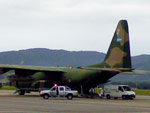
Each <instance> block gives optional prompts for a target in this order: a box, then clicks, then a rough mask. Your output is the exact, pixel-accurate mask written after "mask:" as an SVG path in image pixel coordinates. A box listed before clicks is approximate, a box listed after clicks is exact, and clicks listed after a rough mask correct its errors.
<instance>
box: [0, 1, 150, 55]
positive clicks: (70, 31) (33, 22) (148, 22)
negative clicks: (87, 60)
mask: <svg viewBox="0 0 150 113" xmlns="http://www.w3.org/2000/svg"><path fill="white" fill-rule="evenodd" d="M149 6H150V1H148V0H142V1H141V0H126V1H120V0H113V1H112V0H73V1H71V0H1V1H0V15H1V18H0V31H1V33H0V37H1V45H0V51H7V50H19V49H26V48H35V47H43V48H50V49H67V50H95V51H102V52H106V51H107V48H108V46H109V43H110V41H111V38H112V35H113V33H114V30H115V28H116V25H117V22H118V21H119V20H120V19H127V20H128V21H129V27H130V37H131V47H132V48H131V49H132V53H133V55H136V54H142V53H148V54H150V53H149V49H150V48H149V46H148V45H149V44H148V42H149V41H150V40H149V38H148V36H149V26H150V14H149V10H150V7H149ZM141 37H142V38H141ZM141 39H142V44H141ZM91 45H94V46H91ZM141 46H142V48H143V49H142V50H140V49H137V48H141Z"/></svg>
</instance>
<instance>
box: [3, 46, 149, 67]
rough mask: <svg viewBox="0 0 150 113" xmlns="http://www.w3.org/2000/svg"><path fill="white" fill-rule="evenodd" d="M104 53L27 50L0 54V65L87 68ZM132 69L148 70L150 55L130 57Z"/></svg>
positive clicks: (101, 59)
mask: <svg viewBox="0 0 150 113" xmlns="http://www.w3.org/2000/svg"><path fill="white" fill-rule="evenodd" d="M104 57H105V54H104V53H100V52H96V51H66V50H50V49H44V48H35V49H27V50H20V51H8V52H0V63H1V64H20V62H21V61H24V64H25V65H34V66H38V65H39V66H67V65H68V64H70V65H72V66H73V67H78V66H87V65H91V64H96V63H99V62H101V61H103V59H104ZM132 64H133V68H135V69H143V70H150V55H139V56H134V57H132Z"/></svg>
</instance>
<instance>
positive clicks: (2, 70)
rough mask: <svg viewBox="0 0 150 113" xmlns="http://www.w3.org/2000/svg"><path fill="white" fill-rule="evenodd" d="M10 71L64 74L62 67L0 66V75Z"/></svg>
mask: <svg viewBox="0 0 150 113" xmlns="http://www.w3.org/2000/svg"><path fill="white" fill-rule="evenodd" d="M10 70H28V71H30V70H31V71H53V72H65V71H64V68H63V67H48V66H27V65H7V64H0V74H3V73H6V72H8V71H10Z"/></svg>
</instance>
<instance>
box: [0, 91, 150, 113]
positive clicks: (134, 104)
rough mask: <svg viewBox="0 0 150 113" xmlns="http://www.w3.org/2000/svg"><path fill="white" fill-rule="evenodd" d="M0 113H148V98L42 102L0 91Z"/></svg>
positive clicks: (52, 99)
mask: <svg viewBox="0 0 150 113" xmlns="http://www.w3.org/2000/svg"><path fill="white" fill-rule="evenodd" d="M0 113H150V96H137V97H136V99H135V100H121V99H118V100H113V99H111V100H107V99H88V98H74V99H73V100H67V99H66V98H50V99H48V100H43V98H41V97H39V96H38V93H31V94H27V95H24V96H19V95H17V94H13V91H4V90H0Z"/></svg>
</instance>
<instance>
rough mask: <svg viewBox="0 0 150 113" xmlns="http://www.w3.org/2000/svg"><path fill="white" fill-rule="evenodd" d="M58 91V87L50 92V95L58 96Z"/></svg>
mask: <svg viewBox="0 0 150 113" xmlns="http://www.w3.org/2000/svg"><path fill="white" fill-rule="evenodd" d="M56 90H57V87H53V88H52V89H51V91H50V95H51V96H53V97H55V96H56Z"/></svg>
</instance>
